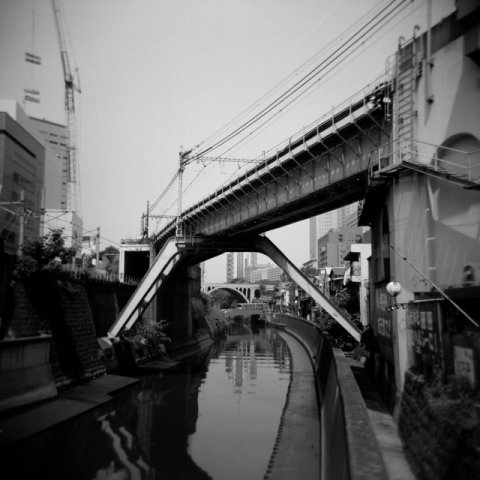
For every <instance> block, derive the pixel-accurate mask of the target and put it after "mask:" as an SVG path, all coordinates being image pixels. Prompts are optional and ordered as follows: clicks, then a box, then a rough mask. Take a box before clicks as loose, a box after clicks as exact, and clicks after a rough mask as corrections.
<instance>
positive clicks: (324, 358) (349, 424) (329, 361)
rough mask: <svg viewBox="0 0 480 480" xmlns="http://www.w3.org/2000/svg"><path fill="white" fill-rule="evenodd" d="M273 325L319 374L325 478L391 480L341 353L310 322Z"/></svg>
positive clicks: (285, 319) (281, 318)
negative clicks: (282, 328) (296, 343)
mask: <svg viewBox="0 0 480 480" xmlns="http://www.w3.org/2000/svg"><path fill="white" fill-rule="evenodd" d="M275 321H276V322H277V323H279V324H282V325H284V326H285V331H286V332H288V333H289V334H291V335H293V336H295V337H296V338H297V339H298V340H299V341H300V342H301V343H302V344H303V345H304V347H305V349H306V350H307V352H308V354H309V356H310V358H311V361H312V366H313V368H314V370H315V374H316V380H317V390H318V398H319V404H320V405H319V408H320V416H321V423H322V425H321V432H322V433H321V435H322V439H321V443H322V476H321V478H324V479H349V480H350V479H351V480H385V479H387V478H388V477H387V473H386V470H385V465H384V463H383V459H382V457H381V454H380V450H379V447H378V444H377V440H376V438H375V434H374V432H373V429H372V427H371V424H370V419H369V416H368V412H367V408H366V406H365V402H364V400H363V397H362V395H361V393H360V390H359V388H358V385H357V383H356V381H355V378H354V376H353V374H352V371H351V369H350V366H349V365H348V362H347V360H346V358H345V356H344V355H343V352H342V351H341V350H338V349H333V348H332V347H331V346H330V344H329V343H328V342H327V340H326V338H325V337H324V336H323V334H322V332H321V331H320V329H318V328H317V327H315V325H313V324H311V323H310V322H307V321H306V320H302V319H299V318H297V317H293V316H290V315H277V317H276V319H275Z"/></svg>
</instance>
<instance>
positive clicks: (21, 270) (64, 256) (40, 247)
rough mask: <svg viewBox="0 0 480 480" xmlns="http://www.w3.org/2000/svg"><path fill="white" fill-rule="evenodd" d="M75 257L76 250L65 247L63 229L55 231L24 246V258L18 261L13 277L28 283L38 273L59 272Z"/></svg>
mask: <svg viewBox="0 0 480 480" xmlns="http://www.w3.org/2000/svg"><path fill="white" fill-rule="evenodd" d="M74 257H75V248H74V247H65V238H64V237H63V229H61V228H58V229H54V230H51V231H50V233H49V234H47V235H44V236H43V237H42V238H40V239H39V240H30V241H28V242H26V243H25V244H24V245H23V246H22V256H21V257H20V258H19V259H18V260H17V263H16V265H15V270H14V271H13V277H14V279H15V280H19V281H27V280H29V279H30V278H31V277H32V276H34V275H35V274H36V273H38V272H59V271H61V270H62V265H64V264H68V263H70V262H71V261H72V259H73V258H74Z"/></svg>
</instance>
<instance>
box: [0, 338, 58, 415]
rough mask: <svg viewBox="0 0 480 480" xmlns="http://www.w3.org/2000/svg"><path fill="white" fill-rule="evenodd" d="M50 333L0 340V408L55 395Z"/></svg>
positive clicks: (4, 408) (9, 407)
mask: <svg viewBox="0 0 480 480" xmlns="http://www.w3.org/2000/svg"><path fill="white" fill-rule="evenodd" d="M51 338H52V337H51V336H50V335H42V336H37V337H26V338H18V339H9V340H1V341H0V411H4V410H8V409H11V408H14V407H20V406H22V405H26V404H28V403H32V402H36V401H39V400H45V399H46V398H51V397H54V396H56V395H57V387H56V385H55V381H54V379H53V374H52V368H51V366H50V362H49V354H50V341H51Z"/></svg>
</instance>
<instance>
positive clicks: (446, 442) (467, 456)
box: [399, 372, 480, 480]
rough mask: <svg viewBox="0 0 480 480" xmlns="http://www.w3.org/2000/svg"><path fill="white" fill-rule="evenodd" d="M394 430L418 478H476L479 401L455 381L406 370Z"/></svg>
mask: <svg viewBox="0 0 480 480" xmlns="http://www.w3.org/2000/svg"><path fill="white" fill-rule="evenodd" d="M399 432H400V436H401V438H402V442H403V444H404V448H405V452H406V454H407V458H408V460H409V462H410V464H411V465H412V468H413V470H414V472H415V474H416V477H417V478H418V479H419V480H427V479H428V480H440V479H441V480H444V479H445V480H446V479H450V478H458V479H460V478H469V479H479V478H480V455H479V452H480V405H479V404H478V401H475V399H473V398H471V397H470V398H469V395H468V392H467V391H466V390H462V387H461V385H458V384H457V385H455V384H450V386H449V385H448V384H446V385H445V384H441V383H437V384H436V385H435V384H433V385H432V384H428V383H426V381H425V378H424V376H423V375H416V374H414V373H412V372H407V374H406V377H405V385H404V390H403V393H402V402H401V408H400V415H399Z"/></svg>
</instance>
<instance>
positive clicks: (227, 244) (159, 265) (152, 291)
mask: <svg viewBox="0 0 480 480" xmlns="http://www.w3.org/2000/svg"><path fill="white" fill-rule="evenodd" d="M231 251H254V252H259V253H263V254H265V255H267V256H268V257H270V258H271V259H272V260H273V261H274V262H275V263H276V264H277V265H278V266H279V267H280V268H282V270H283V271H284V272H286V273H287V274H288V275H289V276H290V278H291V279H292V280H293V281H294V282H296V283H297V284H298V285H299V286H300V287H301V288H303V289H304V290H305V291H306V292H307V294H309V295H310V296H311V297H312V298H313V299H314V300H315V301H316V302H317V303H318V304H319V305H320V306H321V307H322V308H324V309H325V310H326V311H327V312H328V313H329V314H330V315H331V316H332V317H333V318H334V319H335V320H336V321H337V322H338V323H339V324H340V325H341V326H342V327H343V328H344V329H345V330H347V331H348V332H349V333H350V334H351V335H352V336H353V337H354V338H355V339H356V340H357V341H359V340H360V331H359V330H358V328H357V327H356V326H355V325H353V323H352V322H351V321H350V320H349V319H348V318H347V317H346V316H345V314H344V313H343V312H342V311H340V310H339V309H338V308H337V307H336V305H334V304H333V303H332V302H330V300H329V299H328V298H327V297H325V295H324V294H323V293H322V292H320V291H319V290H318V289H317V288H316V287H315V286H314V285H313V284H312V283H311V282H310V280H308V278H307V277H305V276H304V275H303V273H302V272H301V271H300V270H299V269H297V268H296V267H295V265H293V263H291V262H290V261H289V260H288V258H287V257H285V255H283V253H282V252H281V251H280V250H279V249H278V248H277V247H276V246H275V245H274V244H273V243H272V242H271V241H270V240H269V239H267V238H266V237H264V236H249V237H248V238H247V237H241V238H238V237H235V238H234V239H226V238H213V237H203V236H199V237H193V238H190V239H188V240H187V239H177V238H174V237H173V238H171V239H170V240H169V241H168V242H167V243H166V244H165V246H164V248H163V249H162V251H161V252H160V253H159V254H158V255H157V257H156V259H155V261H154V263H153V264H152V265H151V267H150V269H149V270H148V272H147V273H146V275H145V276H144V278H143V279H142V281H141V282H140V284H139V285H138V287H137V289H136V290H135V292H134V294H133V295H132V297H131V298H130V300H129V301H128V303H127V304H126V306H125V308H124V309H123V310H122V312H121V313H120V315H119V317H118V318H117V320H116V322H115V323H114V325H113V326H112V327H111V328H110V330H109V332H108V336H109V337H110V338H113V337H117V336H119V335H120V333H121V332H122V331H126V330H130V329H131V328H132V327H133V325H134V324H135V323H136V322H137V320H138V319H139V318H140V317H141V315H142V313H143V312H144V311H145V310H146V308H147V307H148V306H149V305H150V303H151V302H152V300H153V299H154V297H155V295H156V294H157V293H158V292H160V291H161V289H162V288H164V287H165V284H166V282H167V280H168V279H169V278H171V277H172V276H175V273H176V272H177V271H181V270H182V269H183V268H185V267H189V266H193V265H196V264H198V263H200V262H203V261H205V260H208V259H210V258H213V257H216V256H218V255H220V254H221V253H224V252H231ZM181 302H182V303H183V305H184V306H185V305H189V299H188V298H184V299H181ZM186 331H188V328H187V329H186Z"/></svg>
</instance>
